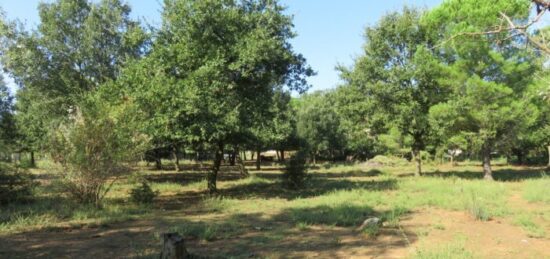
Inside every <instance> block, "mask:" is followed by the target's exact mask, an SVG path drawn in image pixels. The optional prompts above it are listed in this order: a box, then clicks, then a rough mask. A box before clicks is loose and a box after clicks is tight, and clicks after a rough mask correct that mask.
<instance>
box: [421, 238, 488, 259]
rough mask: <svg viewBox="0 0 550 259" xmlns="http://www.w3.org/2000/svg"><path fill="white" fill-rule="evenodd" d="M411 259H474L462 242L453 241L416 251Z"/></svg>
mask: <svg viewBox="0 0 550 259" xmlns="http://www.w3.org/2000/svg"><path fill="white" fill-rule="evenodd" d="M412 258H413V259H474V258H478V257H476V256H475V255H474V253H473V252H471V251H469V250H468V249H466V248H465V247H464V241H461V240H455V241H452V242H450V243H447V244H443V245H440V246H438V247H436V248H428V249H426V248H423V249H419V250H417V251H416V254H415V255H414V256H413V257H412Z"/></svg>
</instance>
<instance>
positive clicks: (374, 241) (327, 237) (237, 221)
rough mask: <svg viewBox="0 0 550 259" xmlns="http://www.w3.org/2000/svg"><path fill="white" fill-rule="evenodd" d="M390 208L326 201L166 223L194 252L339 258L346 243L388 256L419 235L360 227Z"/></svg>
mask: <svg viewBox="0 0 550 259" xmlns="http://www.w3.org/2000/svg"><path fill="white" fill-rule="evenodd" d="M385 213H386V212H385V211H375V210H373V209H372V208H371V207H368V206H357V205H337V206H328V205H321V206H313V207H303V208H289V209H285V210H283V211H281V212H279V213H277V214H275V215H269V216H267V215H266V214H263V213H250V214H235V215H231V216H229V217H226V218H223V219H214V220H213V219H209V220H208V219H207V220H206V221H202V220H201V221H189V220H186V219H174V220H172V221H170V222H167V225H172V226H173V227H171V228H170V230H171V231H176V232H179V233H180V234H182V235H183V236H184V237H185V238H186V245H187V247H188V249H189V251H190V252H191V253H193V254H201V255H210V256H211V257H210V258H219V257H220V256H221V257H224V256H225V257H239V258H241V257H252V258H262V257H269V256H272V255H273V254H276V255H277V256H279V257H282V258H288V257H309V256H311V255H312V254H316V255H318V256H321V257H324V258H333V257H334V258H338V257H342V254H341V253H338V251H342V250H341V249H344V250H347V251H349V252H348V253H349V255H352V254H355V256H363V257H384V255H386V256H387V255H388V252H389V251H391V250H392V249H395V248H396V247H400V248H406V247H407V246H408V245H410V243H414V242H416V241H417V240H418V237H417V235H416V234H415V232H414V231H412V230H411V229H399V228H397V227H389V226H386V227H380V229H379V230H378V233H377V235H375V236H367V235H366V234H364V233H362V232H361V231H357V230H356V228H357V227H358V226H360V225H361V223H362V222H363V221H364V220H365V218H366V217H370V216H379V217H383V215H384V214H385ZM300 226H302V227H300ZM404 236H406V238H405V237H404ZM342 240H345V241H342ZM205 258H206V257H205Z"/></svg>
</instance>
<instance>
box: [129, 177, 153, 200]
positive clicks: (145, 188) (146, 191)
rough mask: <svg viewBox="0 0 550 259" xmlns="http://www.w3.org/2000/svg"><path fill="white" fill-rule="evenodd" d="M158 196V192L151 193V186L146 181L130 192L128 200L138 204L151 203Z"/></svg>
mask: <svg viewBox="0 0 550 259" xmlns="http://www.w3.org/2000/svg"><path fill="white" fill-rule="evenodd" d="M158 195H159V191H153V189H151V186H150V185H149V184H148V183H147V182H146V181H143V182H141V185H138V186H136V187H134V188H133V189H131V190H130V199H131V200H132V201H133V202H135V203H139V204H150V203H153V200H154V199H155V197H157V196H158Z"/></svg>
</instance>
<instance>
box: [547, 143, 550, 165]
mask: <svg viewBox="0 0 550 259" xmlns="http://www.w3.org/2000/svg"><path fill="white" fill-rule="evenodd" d="M547 148H548V166H550V146H547Z"/></svg>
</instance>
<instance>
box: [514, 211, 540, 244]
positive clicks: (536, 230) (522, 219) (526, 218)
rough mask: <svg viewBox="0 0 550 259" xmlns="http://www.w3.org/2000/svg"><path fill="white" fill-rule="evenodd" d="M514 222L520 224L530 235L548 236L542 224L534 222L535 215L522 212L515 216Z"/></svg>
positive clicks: (536, 236) (537, 236) (535, 236)
mask: <svg viewBox="0 0 550 259" xmlns="http://www.w3.org/2000/svg"><path fill="white" fill-rule="evenodd" d="M514 224H515V225H518V226H520V227H521V228H523V230H525V232H527V235H528V236H529V237H534V238H542V237H545V236H546V232H545V231H544V228H543V227H542V226H539V225H537V224H536V223H535V222H534V219H533V216H532V215H530V214H520V215H517V216H516V217H515V220H514Z"/></svg>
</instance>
